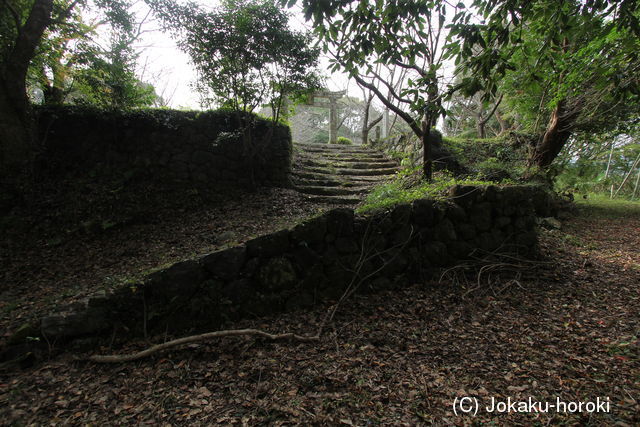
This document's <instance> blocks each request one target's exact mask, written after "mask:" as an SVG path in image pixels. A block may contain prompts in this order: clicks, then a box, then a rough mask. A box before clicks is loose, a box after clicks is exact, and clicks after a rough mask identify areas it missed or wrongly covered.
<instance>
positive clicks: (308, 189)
mask: <svg viewBox="0 0 640 427" xmlns="http://www.w3.org/2000/svg"><path fill="white" fill-rule="evenodd" d="M368 189H369V188H368V187H325V186H322V185H298V186H296V190H298V192H300V193H303V194H313V195H318V196H347V195H352V194H362V193H366V192H367V190H368Z"/></svg>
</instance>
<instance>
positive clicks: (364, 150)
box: [296, 145, 378, 154]
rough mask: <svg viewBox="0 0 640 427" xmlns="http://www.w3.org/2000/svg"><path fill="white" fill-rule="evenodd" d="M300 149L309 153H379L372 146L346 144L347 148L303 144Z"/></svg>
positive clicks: (299, 146)
mask: <svg viewBox="0 0 640 427" xmlns="http://www.w3.org/2000/svg"><path fill="white" fill-rule="evenodd" d="M296 147H297V148H299V150H300V151H304V152H308V153H327V154H332V153H333V154H336V153H340V154H377V153H378V152H377V151H374V150H371V149H370V148H351V147H352V146H344V147H347V148H335V147H336V146H329V147H323V146H313V147H312V146H302V145H297V146H296Z"/></svg>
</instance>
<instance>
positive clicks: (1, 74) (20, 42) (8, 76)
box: [0, 0, 53, 188]
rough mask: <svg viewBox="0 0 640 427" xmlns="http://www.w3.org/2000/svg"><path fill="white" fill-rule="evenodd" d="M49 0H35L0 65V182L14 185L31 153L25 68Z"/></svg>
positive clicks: (44, 23)
mask: <svg viewBox="0 0 640 427" xmlns="http://www.w3.org/2000/svg"><path fill="white" fill-rule="evenodd" d="M52 10H53V0H36V1H35V2H34V3H33V6H32V7H31V11H30V12H29V16H28V18H27V20H26V21H25V23H24V25H23V26H22V27H21V28H19V29H18V37H17V38H16V40H15V43H14V45H13V48H12V49H11V52H10V53H9V55H8V57H7V59H6V61H5V63H4V64H2V67H1V68H0V184H2V186H3V187H4V186H5V185H6V186H9V187H14V188H15V185H16V184H17V182H19V180H20V179H21V178H22V175H23V173H24V172H26V171H27V170H28V169H27V167H28V166H29V164H30V162H31V161H32V160H33V156H34V154H35V144H34V138H33V136H34V134H33V126H32V118H31V111H30V106H29V99H28V98H27V91H26V78H27V70H28V68H29V64H30V63H31V59H33V56H34V54H35V50H36V47H37V46H38V44H39V43H40V40H41V38H42V34H43V33H44V30H45V29H46V28H47V26H48V25H49V23H50V21H51V13H52Z"/></svg>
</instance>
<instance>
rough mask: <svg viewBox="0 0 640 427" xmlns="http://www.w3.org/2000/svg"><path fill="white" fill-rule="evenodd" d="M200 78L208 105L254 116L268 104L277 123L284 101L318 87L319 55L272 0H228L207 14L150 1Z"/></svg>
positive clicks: (164, 1)
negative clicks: (314, 68) (290, 25)
mask: <svg viewBox="0 0 640 427" xmlns="http://www.w3.org/2000/svg"><path fill="white" fill-rule="evenodd" d="M149 3H150V5H151V6H152V8H153V9H154V12H155V13H156V14H157V15H158V16H160V18H161V19H162V20H163V21H164V22H165V24H166V26H167V27H169V28H170V29H172V30H173V31H174V33H175V34H176V35H177V36H178V37H179V39H180V42H179V43H180V45H181V47H183V48H184V49H185V50H186V51H187V52H188V53H189V55H190V56H191V59H192V61H193V63H194V65H195V66H196V69H197V70H198V73H199V82H198V84H197V88H198V89H199V90H200V92H201V95H202V98H203V104H205V105H210V104H211V103H215V104H217V105H220V106H222V107H228V108H231V109H233V110H237V111H245V112H251V111H253V110H254V109H256V108H257V107H259V106H260V105H262V104H264V103H268V104H270V105H271V108H272V110H273V112H274V118H275V119H276V120H277V119H278V118H279V116H280V110H281V108H282V106H283V105H284V101H285V97H287V96H289V95H294V94H300V93H304V92H305V91H307V90H308V89H309V88H316V87H318V86H319V79H318V77H317V76H316V74H315V73H314V72H313V71H311V69H312V68H313V67H315V66H316V64H317V61H318V55H319V50H318V49H316V48H313V47H312V43H311V36H310V35H309V34H308V33H303V32H296V31H293V30H291V29H290V28H289V26H288V15H287V14H286V13H285V12H283V11H282V10H281V9H280V8H279V7H277V6H276V4H275V2H274V1H272V0H225V1H222V2H221V5H220V7H218V8H217V9H215V10H214V11H212V12H206V11H204V10H202V9H201V8H199V7H198V6H197V5H195V4H193V3H189V4H187V5H178V4H176V3H174V2H173V1H171V0H150V1H149Z"/></svg>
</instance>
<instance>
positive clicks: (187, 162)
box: [36, 107, 292, 188]
mask: <svg viewBox="0 0 640 427" xmlns="http://www.w3.org/2000/svg"><path fill="white" fill-rule="evenodd" d="M36 113H37V118H38V128H39V133H40V140H41V141H42V151H43V153H42V156H41V157H42V159H43V161H42V162H41V163H42V165H41V169H42V170H43V173H44V175H45V176H46V177H52V176H53V177H55V176H60V175H64V176H69V175H71V176H74V175H76V176H81V177H87V176H102V175H106V176H114V175H116V176H117V175H118V174H125V175H126V176H128V177H139V176H151V177H154V178H158V179H160V180H168V181H178V182H188V183H192V184H195V185H202V186H208V187H211V186H213V187H217V188H228V187H230V186H231V187H237V186H244V187H254V186H257V185H268V186H288V173H289V172H290V169H291V153H292V145H291V134H290V131H289V128H288V127H286V126H283V125H279V124H278V125H276V124H274V123H272V122H271V121H269V120H265V119H261V118H258V117H257V116H254V115H249V114H247V115H240V114H236V113H234V112H230V111H207V112H195V111H174V110H136V111H131V112H118V111H103V110H96V109H90V108H78V107H41V108H38V109H37V111H36ZM243 120H246V121H249V122H251V125H250V126H249V127H248V135H249V136H248V138H243V135H242V130H241V129H242V123H243Z"/></svg>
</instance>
